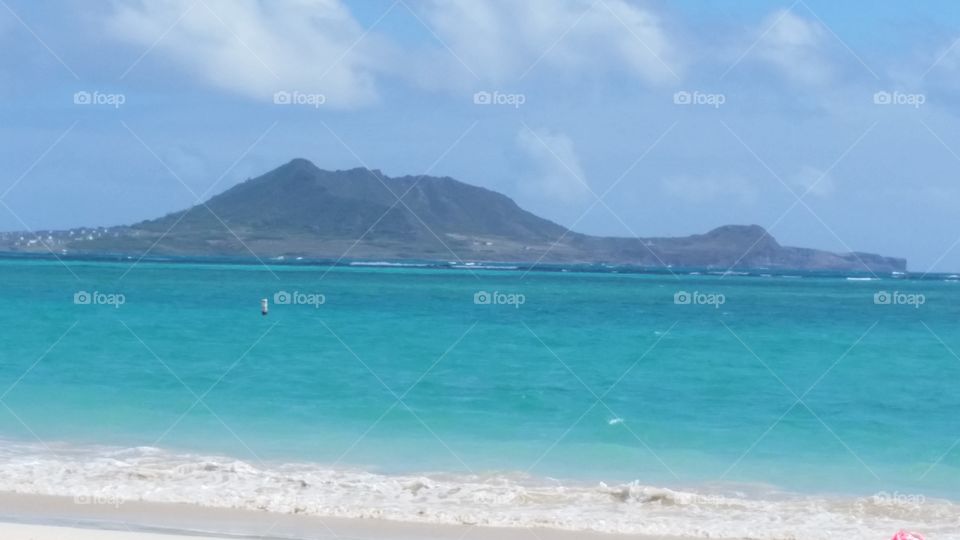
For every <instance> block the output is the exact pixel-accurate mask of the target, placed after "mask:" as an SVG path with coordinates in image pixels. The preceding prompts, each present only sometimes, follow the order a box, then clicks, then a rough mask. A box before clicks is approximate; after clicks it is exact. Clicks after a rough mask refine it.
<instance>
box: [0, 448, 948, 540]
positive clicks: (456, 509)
mask: <svg viewBox="0 0 960 540" xmlns="http://www.w3.org/2000/svg"><path fill="white" fill-rule="evenodd" d="M0 490H3V491H11V492H18V493H30V494H42V495H60V496H69V497H74V498H78V499H79V498H82V499H83V500H86V501H94V502H97V501H108V502H109V503H110V504H122V503H123V502H126V501H148V502H168V503H191V504H196V505H202V506H208V507H220V508H239V509H249V510H262V511H269V512H280V513H288V514H293V513H296V514H307V515H316V516H330V517H345V518H378V519H390V520H398V521H408V522H420V523H446V524H471V525H481V526H501V527H524V528H528V527H552V528H558V529H566V530H583V531H587V530H590V531H598V532H609V533H634V534H648V535H667V536H686V537H695V538H752V539H765V540H774V539H793V538H802V539H804V540H816V539H823V540H827V539H830V540H834V539H836V538H844V539H846V540H859V539H863V540H867V539H871V540H872V539H876V538H886V537H889V536H890V535H891V534H893V532H895V531H897V530H898V529H900V528H908V529H911V530H917V531H920V532H923V533H925V534H927V535H928V537H932V538H937V539H958V538H960V505H957V504H955V503H951V502H948V501H941V500H929V499H928V500H913V499H906V498H903V497H899V498H898V497H892V496H888V495H886V494H875V495H873V496H867V497H862V498H853V497H851V498H831V497H823V496H810V495H789V494H783V493H773V492H771V493H768V494H767V495H764V496H760V497H758V496H747V495H745V494H743V493H738V492H736V491H730V490H727V491H723V492H721V491H708V490H674V489H667V488H662V487H653V486H646V485H642V484H640V483H638V482H633V483H629V484H619V485H607V484H604V483H597V484H592V485H589V484H583V483H564V482H559V481H556V480H548V479H537V478H533V477H530V476H527V475H522V474H489V475H451V474H408V475H386V474H377V473H373V472H368V471H362V470H350V469H337V468H330V467H323V466H320V465H314V464H307V463H272V464H263V463H257V462H251V461H243V460H238V459H233V458H227V457H222V456H202V455H194V454H178V453H173V452H168V451H165V450H161V449H157V448H152V447H139V448H127V449H123V448H107V447H65V446H57V447H52V449H51V447H49V446H43V447H41V446H37V445H28V444H19V443H17V444H13V443H0Z"/></svg>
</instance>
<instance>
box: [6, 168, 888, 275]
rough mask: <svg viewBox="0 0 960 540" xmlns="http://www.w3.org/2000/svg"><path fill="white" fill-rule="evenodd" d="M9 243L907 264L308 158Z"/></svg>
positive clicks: (832, 265)
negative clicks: (589, 225) (162, 205)
mask: <svg viewBox="0 0 960 540" xmlns="http://www.w3.org/2000/svg"><path fill="white" fill-rule="evenodd" d="M0 249H2V250H6V251H27V252H31V251H33V252H44V251H46V250H47V249H52V250H55V251H57V252H63V253H68V254H70V253H74V254H92V253H114V254H127V255H134V256H139V255H141V254H143V253H145V252H147V251H148V250H149V253H150V254H151V255H232V256H250V255H252V254H255V255H256V256H258V257H277V256H285V257H297V256H302V257H306V258H323V259H339V258H341V257H344V258H347V259H434V260H463V261H468V260H475V261H514V262H549V263H556V262H565V263H571V262H606V263H617V264H634V265H641V266H660V267H662V266H667V265H671V266H682V267H704V268H711V267H712V268H722V269H724V270H726V269H730V268H779V269H796V270H842V271H873V272H879V271H884V272H889V271H903V270H905V268H906V261H905V260H904V259H897V258H890V257H882V256H879V255H873V254H868V253H831V252H827V251H820V250H815V249H805V248H795V247H786V246H781V245H780V244H779V243H778V242H777V241H776V240H775V239H774V238H773V237H772V236H771V235H770V234H769V233H767V231H766V230H764V229H763V228H762V227H760V226H757V225H748V226H741V225H727V226H724V227H720V228H717V229H714V230H712V231H710V232H708V233H706V234H699V235H693V236H687V237H680V238H616V237H597V236H589V235H585V234H581V233H577V232H573V231H570V230H568V229H566V228H565V227H563V226H561V225H558V224H556V223H553V222H552V221H549V220H546V219H543V218H541V217H538V216H536V215H534V214H532V213H530V212H527V211H526V210H524V209H522V208H520V207H519V206H517V204H516V203H515V202H513V200H511V199H510V198H509V197H507V196H505V195H503V194H500V193H497V192H495V191H490V190H488V189H484V188H481V187H477V186H472V185H469V184H465V183H463V182H459V181H457V180H454V179H453V178H449V177H442V178H438V177H433V176H403V177H399V178H391V177H388V176H386V175H384V174H383V173H381V172H380V171H378V170H369V169H363V168H358V169H351V170H346V171H326V170H322V169H319V168H317V167H316V166H315V165H314V164H313V163H311V162H309V161H307V160H305V159H294V160H293V161H291V162H289V163H287V164H285V165H283V166H281V167H279V168H277V169H274V170H273V171H270V172H268V173H266V174H264V175H262V176H259V177H257V178H253V179H250V180H247V181H246V182H243V183H241V184H238V185H236V186H234V187H232V188H230V189H228V190H226V191H224V192H223V193H220V194H219V195H216V196H214V197H212V198H211V199H209V200H208V201H206V202H204V203H201V204H198V205H196V206H193V207H191V208H188V209H186V210H182V211H180V212H175V213H172V214H168V215H166V216H163V217H161V218H157V219H152V220H147V221H142V222H140V223H136V224H133V225H129V226H122V227H111V228H98V229H73V230H70V231H50V232H48V233H42V234H27V233H6V234H3V235H0Z"/></svg>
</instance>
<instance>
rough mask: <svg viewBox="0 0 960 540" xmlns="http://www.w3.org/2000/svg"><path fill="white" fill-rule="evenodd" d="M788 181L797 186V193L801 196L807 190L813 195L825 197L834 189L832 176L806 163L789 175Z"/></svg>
mask: <svg viewBox="0 0 960 540" xmlns="http://www.w3.org/2000/svg"><path fill="white" fill-rule="evenodd" d="M789 181H790V183H791V184H793V185H794V186H796V187H797V188H799V192H798V193H797V195H801V196H802V195H803V194H804V193H807V192H808V191H809V193H810V195H813V196H815V197H826V196H828V195H830V194H832V193H833V192H834V190H835V189H836V186H835V185H834V183H833V178H832V177H831V176H830V175H829V174H827V173H825V172H823V171H821V170H820V169H817V168H815V167H810V166H806V165H805V166H804V167H802V168H801V169H800V171H799V172H797V174H795V175H793V176H792V177H790V180H789Z"/></svg>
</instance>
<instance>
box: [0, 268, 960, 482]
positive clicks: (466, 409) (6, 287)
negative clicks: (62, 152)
mask: <svg viewBox="0 0 960 540" xmlns="http://www.w3.org/2000/svg"><path fill="white" fill-rule="evenodd" d="M67 264H68V265H69V267H70V269H71V270H72V272H73V273H75V274H76V275H75V276H74V275H72V274H71V272H70V271H68V270H67V269H66V268H64V266H63V265H62V264H60V263H58V262H56V261H28V260H5V261H0V287H2V292H3V294H2V298H3V302H4V309H3V311H2V312H0V324H2V328H3V344H2V349H0V391H5V392H6V393H4V394H2V398H0V399H2V403H3V404H5V405H6V407H2V408H0V438H2V439H3V440H6V441H12V442H15V443H24V444H27V443H31V444H33V443H36V444H40V442H38V441H41V442H42V444H43V445H47V446H52V445H58V447H59V446H62V445H75V446H77V447H85V446H90V445H104V446H110V447H138V446H149V447H157V448H162V449H166V450H169V451H176V452H190V453H197V454H217V455H227V456H233V457H235V458H238V459H242V460H245V461H247V462H251V463H264V464H273V463H286V462H297V463H304V462H306V463H316V464H322V465H327V466H345V467H355V468H358V469H362V470H367V471H375V472H378V473H383V474H405V473H411V472H434V473H444V472H446V473H476V474H488V473H493V472H498V473H527V474H529V475H531V476H534V477H540V478H544V477H553V478H561V479H572V480H578V481H586V482H598V481H604V482H608V483H616V482H630V481H635V480H636V481H640V482H642V483H644V484H647V485H659V486H671V487H691V486H693V487H696V486H716V485H732V486H765V487H772V488H776V489H781V490H786V491H793V492H801V493H836V494H851V495H865V494H872V493H876V492H878V491H881V490H886V491H891V492H892V491H899V492H902V493H920V494H924V495H925V496H928V497H933V496H936V497H944V498H948V499H953V500H956V499H960V446H957V445H956V443H957V442H958V440H960V415H958V414H957V413H958V411H960V392H958V391H957V388H958V387H960V386H958V383H960V358H958V357H957V356H956V355H955V354H954V352H955V351H960V334H958V332H957V324H958V321H960V283H956V282H952V281H949V280H944V279H927V280H923V281H918V280H907V279H893V278H885V279H883V280H879V281H850V280H846V279H844V278H842V277H830V278H822V277H811V276H804V277H802V278H797V279H791V278H786V277H776V276H772V277H744V276H714V275H680V276H672V275H669V274H663V275H644V274H615V273H560V272H551V273H544V272H530V273H527V274H525V273H523V272H521V271H476V272H471V271H468V270H435V269H411V268H402V269H391V268H349V267H337V268H329V267H291V266H274V267H271V269H269V270H268V269H266V268H264V267H262V266H259V265H249V266H243V265H204V264H173V263H168V264H164V263H146V262H145V263H141V264H140V265H138V266H136V267H134V268H133V269H132V270H130V268H131V266H130V264H129V263H105V262H82V261H68V262H67ZM128 270H130V271H129V273H127V271H128ZM81 290H83V291H89V292H93V291H97V292H99V293H103V294H122V295H123V298H124V303H123V305H120V306H119V307H113V306H111V305H82V304H81V305H78V304H75V303H74V294H75V293H76V292H77V291H81ZM681 290H682V291H687V292H691V293H692V292H698V293H701V298H706V297H707V296H706V295H710V294H722V295H723V299H724V303H723V304H722V305H718V306H716V307H714V306H713V305H694V304H689V305H682V304H681V305H678V304H676V303H675V302H674V294H675V293H676V292H677V291H681ZM882 290H886V291H889V292H891V293H892V292H894V291H898V292H900V293H902V294H901V295H900V296H899V297H898V298H900V299H901V300H902V299H903V298H907V297H906V296H905V295H906V294H908V293H909V294H922V295H924V296H923V299H924V303H923V304H922V305H920V306H919V307H914V306H913V305H895V304H881V305H877V304H875V302H874V294H875V293H877V292H878V291H882ZM278 291H287V292H291V293H293V292H295V291H296V292H299V293H302V295H306V294H317V295H320V294H322V295H323V299H324V303H323V304H322V305H318V306H312V305H277V304H276V303H275V302H273V297H274V294H275V293H277V292H278ZM477 291H488V292H494V291H497V292H498V293H501V296H500V298H507V296H503V295H509V294H521V295H523V297H522V299H523V303H522V304H521V305H513V304H502V305H495V304H476V303H474V294H475V293H476V292H477ZM103 298H105V297H101V299H103ZM261 298H270V299H271V305H270V312H269V315H268V316H262V315H261V314H260V299H261ZM301 298H306V297H305V296H301ZM315 298H318V297H315ZM513 298H515V299H516V298H520V297H513ZM801 397H802V401H799V402H798V398H801ZM198 398H202V399H198ZM398 398H401V399H400V400H399V401H398ZM11 444H12V443H11Z"/></svg>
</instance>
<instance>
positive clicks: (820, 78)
mask: <svg viewBox="0 0 960 540" xmlns="http://www.w3.org/2000/svg"><path fill="white" fill-rule="evenodd" d="M764 32H766V33H765V34H764ZM756 36H757V37H756V38H755V39H759V41H757V43H756V46H755V48H754V51H753V54H756V55H757V57H758V58H759V59H761V60H762V61H764V62H766V63H767V64H770V65H772V66H773V67H774V68H776V69H777V71H779V72H780V73H781V74H782V75H783V76H785V77H786V78H788V79H790V80H793V81H797V82H801V83H806V84H820V83H824V82H827V81H828V80H829V79H830V75H831V73H832V71H833V69H832V66H831V63H830V61H829V60H828V57H827V54H826V53H825V51H824V49H825V46H826V40H827V38H828V32H827V30H826V29H825V28H824V27H823V26H822V25H821V24H820V23H818V22H817V21H814V20H811V19H806V18H804V17H801V16H799V15H797V14H795V13H793V12H792V11H790V10H780V11H777V12H775V13H773V14H771V15H770V16H769V17H767V19H766V20H764V21H763V23H762V24H761V25H760V27H759V28H758V29H757V30H756ZM761 36H762V37H761Z"/></svg>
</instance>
